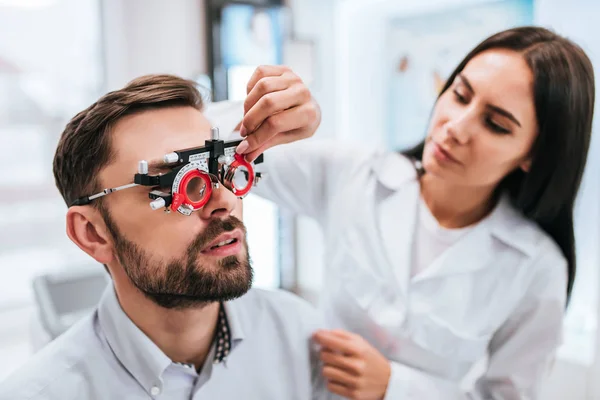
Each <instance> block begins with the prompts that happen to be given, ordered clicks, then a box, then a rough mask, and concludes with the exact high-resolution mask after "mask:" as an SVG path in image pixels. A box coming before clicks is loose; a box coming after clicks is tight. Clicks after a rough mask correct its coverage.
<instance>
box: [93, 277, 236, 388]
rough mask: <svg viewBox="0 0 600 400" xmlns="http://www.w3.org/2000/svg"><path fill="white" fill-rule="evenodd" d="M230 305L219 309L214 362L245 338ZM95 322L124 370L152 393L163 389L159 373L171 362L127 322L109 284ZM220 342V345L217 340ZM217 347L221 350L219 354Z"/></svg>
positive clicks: (146, 337)
mask: <svg viewBox="0 0 600 400" xmlns="http://www.w3.org/2000/svg"><path fill="white" fill-rule="evenodd" d="M230 303H231V302H228V303H225V304H224V305H222V306H221V307H220V310H219V319H218V321H217V335H215V342H214V343H213V346H214V347H215V349H214V350H215V351H211V352H209V356H210V355H211V354H214V359H213V363H215V364H218V363H220V362H222V361H226V359H227V356H228V355H229V353H230V352H231V351H233V349H234V348H235V346H236V345H237V344H238V343H239V342H240V341H241V340H242V339H243V338H244V333H243V330H242V327H241V324H240V320H239V315H238V310H237V307H236V306H235V305H233V304H230ZM98 319H99V322H100V326H101V328H102V330H103V332H104V335H105V336H106V340H107V341H108V344H109V346H110V347H111V349H112V351H113V353H114V354H115V356H116V357H117V359H118V360H119V361H120V362H121V363H122V364H123V365H124V366H125V368H126V369H127V371H129V373H131V375H132V376H133V377H134V378H135V379H136V380H137V381H138V382H139V383H140V385H142V387H143V388H144V389H145V390H146V391H147V392H148V393H151V390H152V388H153V387H155V386H157V387H159V388H161V387H162V378H161V377H162V374H163V372H164V371H165V370H166V369H167V368H168V367H169V365H171V364H173V361H172V360H171V359H170V358H169V357H167V355H166V354H164V353H163V351H162V350H161V349H160V348H159V347H158V346H157V345H156V344H155V343H154V342H153V341H152V340H151V339H150V338H149V337H148V336H146V334H145V333H144V332H142V331H141V330H140V329H139V328H138V327H137V326H136V325H135V324H134V323H133V321H131V319H129V317H128V316H127V314H125V312H124V311H123V309H122V308H121V305H120V304H119V300H118V299H117V295H116V293H115V289H114V286H113V285H112V284H110V285H108V287H107V289H106V291H105V292H104V294H103V296H102V299H101V300H100V303H99V306H98ZM221 339H222V342H220V340H221ZM219 345H220V346H221V351H219Z"/></svg>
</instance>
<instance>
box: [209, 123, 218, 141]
mask: <svg viewBox="0 0 600 400" xmlns="http://www.w3.org/2000/svg"><path fill="white" fill-rule="evenodd" d="M210 137H211V139H212V140H219V128H217V127H216V126H215V127H214V128H210Z"/></svg>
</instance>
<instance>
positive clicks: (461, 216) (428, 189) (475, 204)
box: [420, 173, 496, 228]
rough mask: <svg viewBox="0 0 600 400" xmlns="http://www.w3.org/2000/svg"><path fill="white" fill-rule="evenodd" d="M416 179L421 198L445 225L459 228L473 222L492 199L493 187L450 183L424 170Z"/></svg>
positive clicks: (486, 211)
mask: <svg viewBox="0 0 600 400" xmlns="http://www.w3.org/2000/svg"><path fill="white" fill-rule="evenodd" d="M420 183H421V196H422V198H423V201H424V202H425V204H426V205H427V207H428V208H429V210H430V211H431V214H432V215H433V216H434V217H435V219H436V220H437V221H438V223H439V224H440V225H441V226H443V227H445V228H463V227H466V226H469V225H472V224H474V223H477V222H479V221H481V220H482V219H483V218H485V217H486V216H487V215H488V214H489V213H490V212H491V211H492V209H493V208H494V205H495V203H496V199H495V196H494V187H487V186H486V187H468V186H458V185H452V184H448V183H447V182H445V181H443V180H441V179H439V178H437V177H435V176H433V175H431V174H427V173H426V174H425V175H423V176H422V177H421V182H420Z"/></svg>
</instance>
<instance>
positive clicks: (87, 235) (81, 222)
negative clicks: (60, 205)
mask: <svg viewBox="0 0 600 400" xmlns="http://www.w3.org/2000/svg"><path fill="white" fill-rule="evenodd" d="M67 236H69V238H70V239H71V241H73V243H75V244H76V245H77V246H78V247H79V248H80V249H81V250H83V251H85V252H86V253H87V254H89V255H90V256H91V257H92V258H93V259H95V260H96V261H98V262H99V263H101V264H108V263H110V262H112V260H113V258H114V252H113V241H112V239H111V237H110V235H109V233H108V229H107V228H106V224H105V223H104V220H103V219H102V216H101V215H100V212H99V211H98V210H96V209H95V208H93V207H90V206H72V207H70V208H69V210H68V211H67Z"/></svg>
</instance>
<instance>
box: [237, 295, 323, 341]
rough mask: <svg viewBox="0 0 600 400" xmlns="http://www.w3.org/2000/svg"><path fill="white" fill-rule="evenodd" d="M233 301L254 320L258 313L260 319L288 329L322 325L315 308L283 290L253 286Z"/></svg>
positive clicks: (319, 326) (311, 328) (305, 328)
mask: <svg viewBox="0 0 600 400" xmlns="http://www.w3.org/2000/svg"><path fill="white" fill-rule="evenodd" d="M235 302H236V305H237V306H238V307H241V308H244V309H245V310H246V311H247V312H246V313H244V315H245V316H249V318H252V319H254V321H256V318H257V316H258V315H260V319H261V320H264V321H268V320H270V321H273V322H275V323H276V324H278V325H279V326H280V328H283V329H288V330H298V329H300V330H301V331H311V330H315V329H318V328H321V327H322V319H321V314H320V313H319V312H318V311H317V309H316V308H315V307H314V306H313V305H312V304H311V303H309V302H308V301H306V300H304V299H303V298H301V297H300V296H298V295H295V294H293V293H290V292H288V291H285V290H281V289H255V288H253V289H251V290H250V291H249V292H248V293H246V294H245V295H244V296H242V297H240V298H239V299H236V300H235ZM248 322H249V323H250V324H252V325H255V323H251V322H250V321H248Z"/></svg>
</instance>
